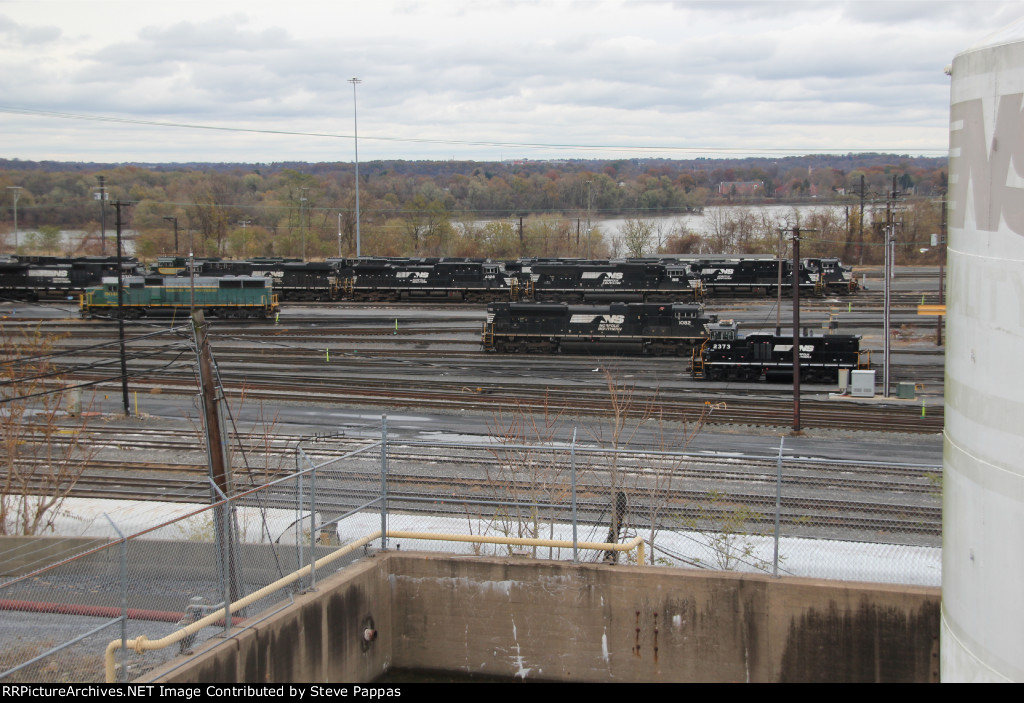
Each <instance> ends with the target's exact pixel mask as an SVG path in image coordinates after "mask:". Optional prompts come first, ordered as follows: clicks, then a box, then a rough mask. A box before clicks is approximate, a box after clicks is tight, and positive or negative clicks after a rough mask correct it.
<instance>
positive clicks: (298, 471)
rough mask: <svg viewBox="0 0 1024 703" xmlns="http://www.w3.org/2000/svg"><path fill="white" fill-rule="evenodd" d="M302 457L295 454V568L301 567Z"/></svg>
mask: <svg viewBox="0 0 1024 703" xmlns="http://www.w3.org/2000/svg"><path fill="white" fill-rule="evenodd" d="M302 489H303V485H302V457H301V456H300V455H299V454H296V455H295V520H294V521H293V522H292V524H293V525H295V568H296V569H301V568H302V542H303V539H302V525H303V522H304V521H303V519H302ZM297 586H298V590H299V592H300V593H301V592H302V582H301V581H299V582H297Z"/></svg>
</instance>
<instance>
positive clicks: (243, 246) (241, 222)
mask: <svg viewBox="0 0 1024 703" xmlns="http://www.w3.org/2000/svg"><path fill="white" fill-rule="evenodd" d="M238 224H240V225H242V258H243V259H244V258H246V257H247V256H248V254H247V251H246V250H247V249H248V248H249V247H247V246H246V242H245V228H246V227H247V226H249V225H251V224H252V220H242V221H240V222H239V223H238ZM303 258H305V257H303Z"/></svg>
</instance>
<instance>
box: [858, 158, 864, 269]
mask: <svg viewBox="0 0 1024 703" xmlns="http://www.w3.org/2000/svg"><path fill="white" fill-rule="evenodd" d="M859 242H860V244H859V246H858V247H857V249H858V252H857V259H858V260H857V263H858V264H860V265H862V266H863V265H864V174H863V173H862V174H860V237H859Z"/></svg>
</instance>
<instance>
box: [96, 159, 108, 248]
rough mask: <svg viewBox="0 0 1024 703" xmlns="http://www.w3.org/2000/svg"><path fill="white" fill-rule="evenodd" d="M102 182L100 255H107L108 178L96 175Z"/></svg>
mask: <svg viewBox="0 0 1024 703" xmlns="http://www.w3.org/2000/svg"><path fill="white" fill-rule="evenodd" d="M96 179H97V180H99V182H100V193H99V196H100V198H99V200H100V255H101V256H106V255H107V187H106V181H107V179H106V178H104V177H103V176H96Z"/></svg>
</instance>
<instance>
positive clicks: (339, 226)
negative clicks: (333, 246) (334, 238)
mask: <svg viewBox="0 0 1024 703" xmlns="http://www.w3.org/2000/svg"><path fill="white" fill-rule="evenodd" d="M338 258H339V259H340V258H341V212H339V213H338Z"/></svg>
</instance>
